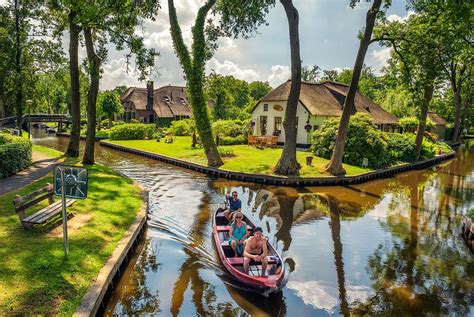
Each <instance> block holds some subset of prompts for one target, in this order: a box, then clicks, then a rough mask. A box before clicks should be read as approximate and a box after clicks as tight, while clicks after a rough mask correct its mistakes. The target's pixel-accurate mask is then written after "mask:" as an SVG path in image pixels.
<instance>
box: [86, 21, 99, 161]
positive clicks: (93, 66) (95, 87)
mask: <svg viewBox="0 0 474 317" xmlns="http://www.w3.org/2000/svg"><path fill="white" fill-rule="evenodd" d="M84 39H85V43H86V52H87V59H88V61H89V65H88V66H89V74H90V79H91V83H90V86H89V92H88V94H87V135H86V147H85V149H84V156H83V158H82V163H84V164H94V150H95V132H96V117H97V115H96V112H97V107H96V104H97V95H98V94H99V80H100V64H101V63H100V59H99V57H98V56H97V54H96V52H95V48H94V40H93V39H92V30H91V28H89V27H87V28H85V29H84Z"/></svg>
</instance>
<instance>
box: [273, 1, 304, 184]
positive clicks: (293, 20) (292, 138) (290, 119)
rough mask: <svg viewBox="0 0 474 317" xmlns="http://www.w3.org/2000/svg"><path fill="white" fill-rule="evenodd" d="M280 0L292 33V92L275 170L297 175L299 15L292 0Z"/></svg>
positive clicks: (299, 79)
mask: <svg viewBox="0 0 474 317" xmlns="http://www.w3.org/2000/svg"><path fill="white" fill-rule="evenodd" d="M280 2H281V4H282V5H283V8H284V9H285V13H286V17H287V19H288V28H289V33H290V51H291V87H290V94H289V95H288V104H287V105H286V111H285V121H284V122H283V128H284V129H285V146H284V147H283V151H282V153H281V157H280V160H279V161H278V163H277V164H276V166H275V168H274V169H273V171H274V172H275V174H279V175H296V174H298V171H299V169H300V168H301V165H300V164H299V163H298V161H297V160H296V134H297V127H296V110H297V108H298V101H299V99H300V90H301V58H300V36H299V30H298V23H299V16H298V10H297V9H296V8H295V6H294V5H293V2H292V0H280Z"/></svg>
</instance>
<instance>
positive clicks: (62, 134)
mask: <svg viewBox="0 0 474 317" xmlns="http://www.w3.org/2000/svg"><path fill="white" fill-rule="evenodd" d="M56 136H62V137H65V138H70V137H71V134H69V133H65V132H56ZM79 138H80V139H81V140H85V139H86V137H85V136H83V135H81V136H79ZM106 139H108V138H107V137H105V136H96V137H95V140H96V141H101V140H106Z"/></svg>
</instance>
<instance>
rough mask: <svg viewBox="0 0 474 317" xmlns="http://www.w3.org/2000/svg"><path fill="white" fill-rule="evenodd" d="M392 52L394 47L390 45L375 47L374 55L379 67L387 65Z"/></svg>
mask: <svg viewBox="0 0 474 317" xmlns="http://www.w3.org/2000/svg"><path fill="white" fill-rule="evenodd" d="M391 53H392V49H391V48H390V47H383V48H381V49H379V50H377V49H375V50H373V51H372V56H373V57H374V59H375V61H376V62H377V63H378V65H377V66H378V67H379V68H382V67H384V66H386V65H387V61H388V60H389V58H390V55H391Z"/></svg>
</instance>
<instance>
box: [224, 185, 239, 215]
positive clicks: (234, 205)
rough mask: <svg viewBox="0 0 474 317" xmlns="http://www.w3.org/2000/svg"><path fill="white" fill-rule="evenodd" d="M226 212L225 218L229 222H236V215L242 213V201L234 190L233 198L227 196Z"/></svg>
mask: <svg viewBox="0 0 474 317" xmlns="http://www.w3.org/2000/svg"><path fill="white" fill-rule="evenodd" d="M225 202H226V210H224V216H225V217H226V218H227V219H228V220H229V222H232V221H234V218H233V217H234V214H235V213H236V212H240V210H241V209H242V201H241V200H240V199H239V198H238V197H237V192H236V191H235V190H234V191H233V192H232V195H231V196H225Z"/></svg>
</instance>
